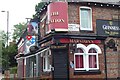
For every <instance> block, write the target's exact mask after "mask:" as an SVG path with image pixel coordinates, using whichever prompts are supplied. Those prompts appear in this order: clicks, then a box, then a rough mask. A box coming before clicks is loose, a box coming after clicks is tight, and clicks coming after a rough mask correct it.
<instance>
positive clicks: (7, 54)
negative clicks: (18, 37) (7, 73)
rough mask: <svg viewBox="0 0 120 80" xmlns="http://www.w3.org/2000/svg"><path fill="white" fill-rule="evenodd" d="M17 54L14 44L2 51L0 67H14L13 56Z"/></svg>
mask: <svg viewBox="0 0 120 80" xmlns="http://www.w3.org/2000/svg"><path fill="white" fill-rule="evenodd" d="M16 54H17V46H16V45H15V44H13V45H9V46H8V47H5V48H3V50H2V67H3V69H4V70H5V69H8V68H9V67H13V66H16V65H17V63H16V60H15V59H14V56H15V55H16Z"/></svg>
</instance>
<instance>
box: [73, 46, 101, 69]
mask: <svg viewBox="0 0 120 80" xmlns="http://www.w3.org/2000/svg"><path fill="white" fill-rule="evenodd" d="M77 48H81V49H82V50H83V51H84V52H83V53H74V70H85V71H89V70H99V59H98V58H99V57H98V54H99V53H101V49H100V47H99V46H97V45H96V44H89V45H88V46H87V47H86V46H85V45H83V44H77ZM91 48H94V49H95V50H96V53H88V51H89V50H90V49H91ZM76 55H83V64H84V67H83V68H76V59H75V56H76ZM89 55H96V63H97V67H96V68H89Z"/></svg>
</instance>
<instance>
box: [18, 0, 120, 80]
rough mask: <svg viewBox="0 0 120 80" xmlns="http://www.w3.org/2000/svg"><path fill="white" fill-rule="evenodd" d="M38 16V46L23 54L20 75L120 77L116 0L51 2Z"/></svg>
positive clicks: (119, 26) (119, 8) (119, 12)
mask: <svg viewBox="0 0 120 80" xmlns="http://www.w3.org/2000/svg"><path fill="white" fill-rule="evenodd" d="M39 15H40V23H39V25H40V28H39V29H38V30H39V31H40V33H38V34H40V37H41V38H40V40H39V41H38V44H39V49H38V50H37V51H34V52H29V53H26V54H24V55H23V56H22V59H23V60H24V61H23V65H25V67H23V70H24V71H23V73H24V76H22V77H28V78H40V79H59V78H60V79H62V80H64V79H65V80H73V79H80V78H84V79H90V78H91V79H95V80H98V79H107V78H116V79H117V78H119V77H120V75H119V74H120V68H119V65H120V64H119V61H120V60H119V57H120V56H119V53H120V45H119V44H120V21H119V17H120V4H119V3H117V2H116V3H104V2H86V1H76V2H51V3H46V4H45V5H44V6H43V8H42V9H41V10H40V11H39ZM19 58H20V57H19ZM18 66H19V62H18ZM18 72H19V69H18Z"/></svg>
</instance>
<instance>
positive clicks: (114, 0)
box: [74, 0, 120, 4]
mask: <svg viewBox="0 0 120 80" xmlns="http://www.w3.org/2000/svg"><path fill="white" fill-rule="evenodd" d="M74 1H80V2H99V3H108V4H120V0H74Z"/></svg>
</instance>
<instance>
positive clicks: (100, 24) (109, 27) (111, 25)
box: [96, 20, 120, 37]
mask: <svg viewBox="0 0 120 80" xmlns="http://www.w3.org/2000/svg"><path fill="white" fill-rule="evenodd" d="M96 28H97V35H100V36H111V37H112V36H117V37H120V21H112V20H97V21H96Z"/></svg>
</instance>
